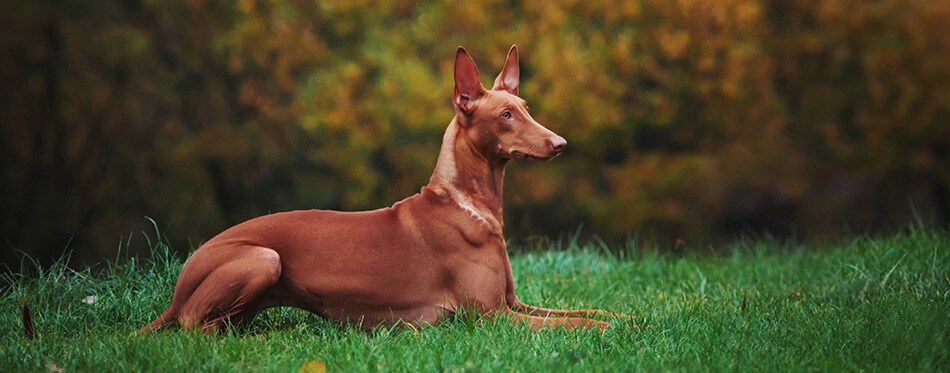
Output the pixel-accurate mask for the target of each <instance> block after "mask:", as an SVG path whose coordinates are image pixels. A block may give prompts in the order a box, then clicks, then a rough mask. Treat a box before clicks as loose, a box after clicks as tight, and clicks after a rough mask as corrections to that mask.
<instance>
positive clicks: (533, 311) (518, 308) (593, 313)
mask: <svg viewBox="0 0 950 373" xmlns="http://www.w3.org/2000/svg"><path fill="white" fill-rule="evenodd" d="M510 306H511V308H512V309H513V310H514V311H515V312H520V313H526V314H528V315H532V316H540V317H610V318H633V316H628V315H624V314H617V313H613V312H607V311H603V310H595V309H589V310H556V309H550V308H541V307H535V306H529V305H527V304H524V303H521V301H519V300H518V299H517V298H516V299H515V300H514V302H512V304H511V305H510Z"/></svg>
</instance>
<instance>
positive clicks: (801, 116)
mask: <svg viewBox="0 0 950 373" xmlns="http://www.w3.org/2000/svg"><path fill="white" fill-rule="evenodd" d="M948 18H950V5H948V3H947V2H945V1H926V0H883V1H876V2H862V1H855V0H827V1H816V0H787V1H779V2H762V1H757V0H723V1H717V2H706V1H691V0H676V1H662V0H644V1H639V2H630V1H619V0H607V1H603V2H594V3H591V2H582V1H575V0H572V1H565V2H520V1H515V2H510V1H497V0H473V1H467V2H463V3H456V2H449V1H444V0H443V1H430V2H424V3H417V2H415V1H402V0H386V1H318V2H314V1H303V0H241V1H238V2H230V1H223V0H162V1H159V0H138V1H125V2H115V1H105V0H92V1H89V0H86V1H76V0H39V1H22V0H12V1H7V2H4V3H2V4H0V49H2V50H3V54H0V78H2V79H3V81H4V85H3V89H2V90H0V97H2V99H3V100H2V102H3V105H5V106H4V109H3V110H2V112H0V119H2V121H3V123H4V126H3V128H2V132H0V133H2V136H3V137H2V139H0V141H2V149H0V152H2V160H0V162H2V163H3V168H2V174H0V175H2V178H3V185H4V190H5V193H2V194H0V208H2V215H0V216H2V221H0V236H2V238H3V239H4V240H5V242H6V243H7V245H8V247H9V248H12V249H18V250H22V251H25V252H27V253H30V254H31V255H34V256H37V257H40V258H50V257H52V256H57V255H59V253H61V252H63V251H64V250H65V249H66V248H67V243H69V242H72V243H71V244H69V248H70V249H72V250H74V251H75V254H74V258H76V259H79V260H85V261H94V260H98V259H99V258H102V257H112V256H113V255H114V253H115V250H116V247H117V241H120V240H123V239H125V238H127V236H126V235H127V234H129V233H131V232H140V231H144V230H146V229H148V230H149V231H150V230H151V229H150V228H149V227H147V226H146V223H147V221H146V220H145V219H144V218H143V216H146V215H147V216H150V217H152V218H154V219H155V220H156V221H158V222H159V224H161V226H160V228H165V227H169V228H170V229H169V231H168V233H169V235H168V238H169V239H171V240H172V241H173V244H174V246H175V247H177V248H178V249H180V250H185V249H186V248H188V247H189V243H190V244H191V245H193V246H196V245H198V244H199V243H200V242H201V241H203V240H206V239H208V238H210V237H211V236H212V235H214V234H215V233H217V232H219V231H221V230H223V229H225V228H227V227H228V226H230V225H232V224H235V223H238V222H240V221H243V220H245V219H248V218H251V217H254V216H258V215H261V214H266V213H269V212H276V211H283V210H289V209H304V208H332V209H344V210H356V209H369V208H378V207H382V206H388V205H390V204H392V203H393V202H394V201H396V200H398V199H401V198H403V197H404V196H406V195H409V194H411V193H415V192H417V191H418V189H419V187H420V186H421V185H423V184H424V183H425V182H426V180H427V179H428V176H429V173H430V172H431V170H432V167H433V165H434V163H435V158H436V156H437V152H438V145H439V141H440V140H441V134H442V131H443V130H444V128H445V126H446V124H447V123H448V122H449V120H451V116H452V109H451V103H450V99H449V98H450V97H451V93H452V91H451V90H452V80H451V79H452V70H451V69H452V65H451V62H452V60H451V57H452V51H453V50H454V48H455V46H457V45H464V46H465V47H466V48H467V49H468V50H469V52H470V53H471V54H472V55H473V56H475V57H476V58H477V61H478V62H479V66H480V67H481V71H482V73H483V74H484V75H483V80H484V81H485V82H490V79H492V78H493V77H494V74H496V73H497V71H498V69H499V68H500V67H501V64H502V58H503V56H504V51H505V50H507V47H508V46H509V45H510V44H512V43H516V44H518V45H519V46H520V47H521V50H522V61H521V64H522V96H523V97H525V98H526V99H527V100H528V102H529V103H530V105H531V106H532V113H533V114H534V115H535V117H536V119H538V121H539V122H541V123H543V124H545V125H546V126H548V127H549V128H551V129H552V130H554V131H556V132H558V133H560V134H562V135H564V136H565V137H566V138H567V139H568V141H569V143H570V145H569V147H568V150H567V152H566V153H565V154H564V155H563V156H562V157H560V158H559V159H557V160H555V161H553V162H549V163H545V164H531V165H527V164H521V163H517V162H516V163H515V164H513V166H512V168H511V170H510V172H509V173H508V180H507V184H506V185H507V188H508V189H509V192H507V193H506V197H508V200H507V204H506V214H507V223H508V224H507V232H508V233H509V236H512V237H527V236H532V235H539V234H547V235H556V234H558V233H560V232H564V231H573V230H574V229H576V228H577V226H578V225H580V224H582V223H583V224H585V225H586V226H587V227H588V229H589V232H590V233H596V234H600V235H602V236H604V237H606V238H608V239H622V238H624V237H626V236H629V235H639V236H640V237H642V238H644V239H647V238H649V239H655V240H658V241H660V242H661V243H665V242H675V239H677V238H680V239H687V240H689V241H692V242H702V241H710V242H721V241H724V240H729V239H731V238H733V237H734V236H735V235H737V234H747V233H759V232H766V231H767V232H771V233H774V234H778V235H782V236H787V235H794V234H802V233H807V234H816V235H831V234H840V233H847V232H848V230H849V229H852V230H864V229H879V228H888V227H893V226H894V225H897V224H902V223H903V222H906V221H907V220H908V219H909V218H910V216H909V214H910V212H911V209H910V206H911V204H913V206H915V207H916V208H917V210H918V211H919V213H920V215H921V216H922V217H923V218H924V219H925V220H926V221H928V222H931V223H932V224H939V225H945V224H946V223H947V217H948V215H950V126H948V125H947V118H950V93H948V90H947V88H946V87H948V86H950V76H948V74H950V73H948V70H947V69H946V68H945V66H948V65H950V48H948V47H950V29H948V28H950V26H948V24H947V22H945V20H946V19H948ZM136 234H137V233H136ZM133 246H134V247H139V246H135V245H133ZM13 253H14V251H13V250H4V251H3V254H2V258H0V259H2V260H3V262H5V263H10V262H11V261H12V260H13ZM132 253H133V254H135V253H137V252H135V251H133V252H132Z"/></svg>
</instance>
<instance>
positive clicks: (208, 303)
mask: <svg viewBox="0 0 950 373" xmlns="http://www.w3.org/2000/svg"><path fill="white" fill-rule="evenodd" d="M199 251H200V250H199ZM195 254H196V255H194V256H193V257H192V260H195V259H197V260H210V261H211V263H194V264H195V265H194V266H192V267H194V269H195V270H197V271H198V272H204V273H186V272H188V269H189V268H187V267H188V265H186V266H185V267H186V268H185V269H184V270H183V271H182V274H181V279H183V280H184V281H193V280H198V281H200V283H199V284H197V286H195V285H194V284H179V285H180V286H177V288H179V289H176V292H178V291H180V290H185V291H187V289H189V288H190V289H194V291H192V292H191V294H190V295H187V294H181V295H182V296H186V297H187V298H185V299H183V300H182V301H181V302H180V303H179V304H180V307H178V312H177V315H175V318H176V319H177V320H178V322H179V324H180V325H181V326H182V328H184V329H189V330H190V329H193V328H195V327H200V328H201V329H202V330H204V331H216V330H221V329H223V328H224V326H225V323H226V321H227V320H230V321H233V322H235V323H241V322H244V321H248V320H250V319H252V318H253V317H254V315H255V314H256V313H257V312H258V311H259V307H260V306H261V305H262V302H263V299H262V296H263V295H264V293H265V292H266V291H267V290H269V289H270V288H272V287H273V286H274V285H275V284H276V283H277V280H278V278H280V272H281V264H280V256H279V255H278V254H277V252H276V251H274V250H271V249H269V248H266V247H260V246H239V247H221V248H206V251H205V252H203V253H201V254H204V255H202V256H200V257H198V258H195V257H196V256H198V255H197V254H198V252H196V253H195ZM214 259H219V260H214ZM214 262H219V263H217V264H215V263H214ZM180 281H181V280H180ZM182 285H183V286H182ZM176 295H178V294H176ZM172 303H173V304H174V303H176V301H175V300H174V299H173V301H172Z"/></svg>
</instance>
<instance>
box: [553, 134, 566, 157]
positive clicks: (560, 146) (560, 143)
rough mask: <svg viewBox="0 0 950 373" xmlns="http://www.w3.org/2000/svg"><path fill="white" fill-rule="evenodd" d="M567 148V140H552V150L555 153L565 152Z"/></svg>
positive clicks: (560, 138) (559, 138) (561, 138)
mask: <svg viewBox="0 0 950 373" xmlns="http://www.w3.org/2000/svg"><path fill="white" fill-rule="evenodd" d="M565 146H567V140H565V139H564V138H563V137H560V136H558V137H556V138H554V139H553V140H551V150H554V151H555V152H558V153H560V152H561V150H564V147H565Z"/></svg>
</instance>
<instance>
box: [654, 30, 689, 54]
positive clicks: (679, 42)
mask: <svg viewBox="0 0 950 373" xmlns="http://www.w3.org/2000/svg"><path fill="white" fill-rule="evenodd" d="M657 43H658V44H659V47H660V51H662V52H663V54H664V55H665V56H666V57H667V58H670V59H679V58H682V57H683V56H684V55H686V47H687V46H688V45H689V33H688V32H686V31H685V30H675V31H668V30H662V31H660V32H659V34H658V35H657Z"/></svg>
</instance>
